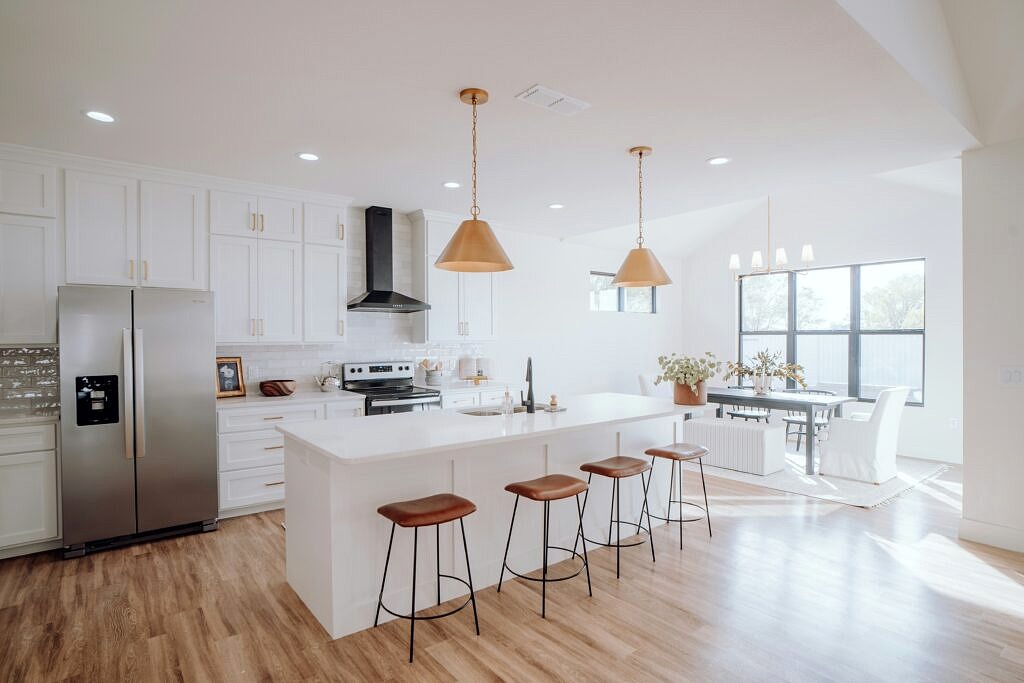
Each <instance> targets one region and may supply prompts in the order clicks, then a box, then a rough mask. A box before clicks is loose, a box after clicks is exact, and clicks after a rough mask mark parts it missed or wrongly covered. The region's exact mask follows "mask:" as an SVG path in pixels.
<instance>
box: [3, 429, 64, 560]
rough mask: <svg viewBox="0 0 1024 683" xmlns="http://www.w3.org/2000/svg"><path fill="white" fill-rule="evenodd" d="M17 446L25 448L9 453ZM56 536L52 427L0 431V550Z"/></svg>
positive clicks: (54, 461)
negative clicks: (24, 448) (24, 447)
mask: <svg viewBox="0 0 1024 683" xmlns="http://www.w3.org/2000/svg"><path fill="white" fill-rule="evenodd" d="M19 446H27V447H28V448H26V450H24V451H18V452H11V451H12V450H13V449H14V448H16V447H19ZM35 448H38V449H39V450H35ZM30 449H31V450H30ZM58 533H59V528H58V524H57V452H56V451H55V450H54V426H53V425H52V424H48V425H31V426H25V427H11V428H0V548H6V547H9V546H15V545H22V544H24V543H32V542H38V541H46V540H51V539H55V538H57V536H58Z"/></svg>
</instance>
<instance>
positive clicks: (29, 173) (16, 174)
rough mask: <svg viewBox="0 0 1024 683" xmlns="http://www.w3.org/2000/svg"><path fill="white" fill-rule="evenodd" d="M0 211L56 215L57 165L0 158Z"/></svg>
mask: <svg viewBox="0 0 1024 683" xmlns="http://www.w3.org/2000/svg"><path fill="white" fill-rule="evenodd" d="M0 212H3V213H17V214H22V215H27V216H43V217H46V218H56V216H57V169H56V167H54V166H49V165H46V164H32V163H25V162H21V161H14V160H12V159H0Z"/></svg>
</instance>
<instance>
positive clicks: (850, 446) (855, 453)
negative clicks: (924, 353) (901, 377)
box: [818, 387, 910, 484]
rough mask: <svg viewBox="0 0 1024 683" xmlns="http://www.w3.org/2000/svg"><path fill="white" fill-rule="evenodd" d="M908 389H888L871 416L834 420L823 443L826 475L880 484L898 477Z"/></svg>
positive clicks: (821, 467)
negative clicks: (898, 447)
mask: <svg viewBox="0 0 1024 683" xmlns="http://www.w3.org/2000/svg"><path fill="white" fill-rule="evenodd" d="M909 394H910V389H909V388H908V387H895V388H893V389H886V390H885V391H883V392H882V393H880V394H879V395H878V400H877V401H876V402H875V409H874V410H873V411H872V412H871V414H870V415H868V414H865V413H862V414H855V415H853V416H851V417H850V418H847V419H843V418H834V419H833V420H832V424H831V425H830V426H829V428H828V434H827V436H826V437H825V438H823V439H822V441H821V446H820V448H821V464H820V465H819V467H818V471H819V472H820V473H821V474H823V475H826V476H827V475H832V476H835V477H845V478H846V479H856V480H858V481H867V482H871V483H873V484H881V483H883V482H886V481H889V480H890V479H892V478H893V477H895V476H896V441H897V439H898V437H899V433H900V418H901V417H902V415H903V406H904V404H905V403H906V401H907V396H908V395H909Z"/></svg>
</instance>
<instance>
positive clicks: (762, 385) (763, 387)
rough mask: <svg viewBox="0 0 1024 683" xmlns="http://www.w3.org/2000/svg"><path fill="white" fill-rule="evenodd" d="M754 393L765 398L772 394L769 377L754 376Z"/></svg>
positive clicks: (770, 378)
mask: <svg viewBox="0 0 1024 683" xmlns="http://www.w3.org/2000/svg"><path fill="white" fill-rule="evenodd" d="M754 393H755V394H757V395H758V396H765V395H767V394H770V393H772V376H771V375H764V374H761V375H754Z"/></svg>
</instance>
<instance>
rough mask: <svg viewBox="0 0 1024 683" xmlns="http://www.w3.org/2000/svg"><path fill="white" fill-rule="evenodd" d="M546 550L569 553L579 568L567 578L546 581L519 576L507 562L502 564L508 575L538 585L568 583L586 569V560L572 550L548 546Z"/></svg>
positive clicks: (544, 579)
mask: <svg viewBox="0 0 1024 683" xmlns="http://www.w3.org/2000/svg"><path fill="white" fill-rule="evenodd" d="M548 550H564V551H565V552H567V553H571V555H572V559H574V560H579V561H580V568H579V569H577V570H576V572H575V573H573V574H569V575H568V576H560V577H558V578H557V579H546V578H544V577H543V576H542V577H541V578H539V579H538V578H536V577H533V576H526V575H524V574H520V573H519V572H517V571H516V570H515V569H512V567H510V566H508V563H507V562H505V563H503V564H504V565H505V569H507V570H508V571H509V573H511V574H512V575H513V576H518V577H519V578H520V579H525V580H527V581H537V582H538V583H540V582H546V583H552V582H554V581H568V580H569V579H574V578H576V577H577V576H579V575H580V572H582V571H583V570H584V569H586V568H587V560H586V558H585V557H583V555H580V554H579V553H578V552H576V551H575V550H572V549H570V548H563V547H562V546H560V545H549V546H548ZM567 559H568V558H567ZM534 571H543V569H535V570H534Z"/></svg>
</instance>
